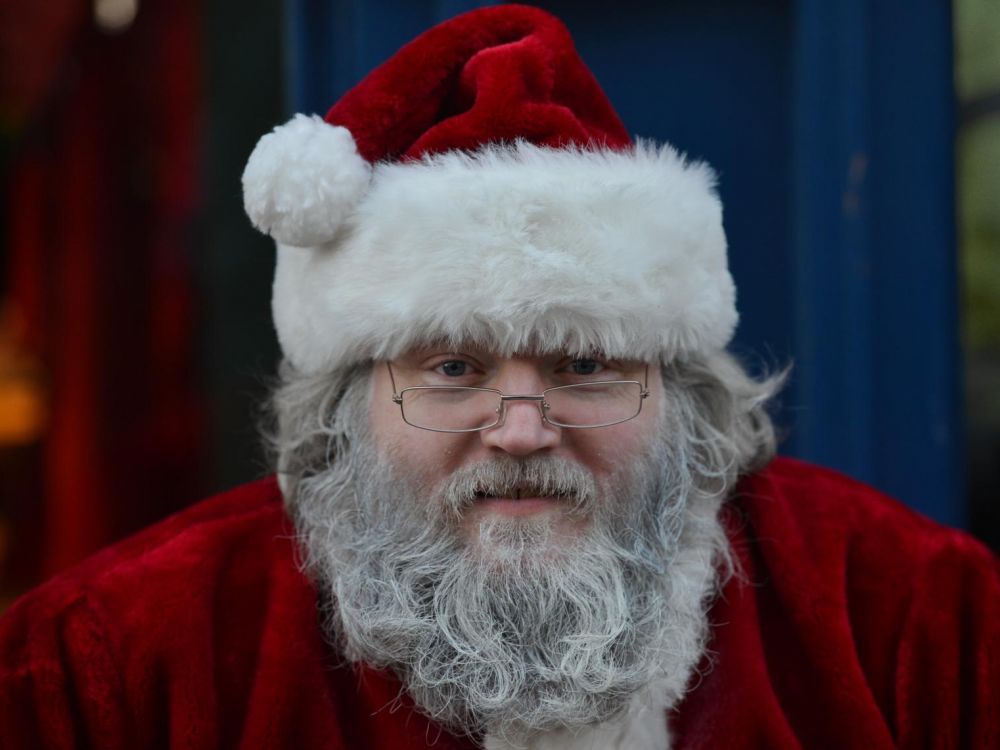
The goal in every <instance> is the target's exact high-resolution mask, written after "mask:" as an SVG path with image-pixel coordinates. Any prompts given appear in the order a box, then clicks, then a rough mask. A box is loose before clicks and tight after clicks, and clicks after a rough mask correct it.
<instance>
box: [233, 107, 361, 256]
mask: <svg viewBox="0 0 1000 750" xmlns="http://www.w3.org/2000/svg"><path fill="white" fill-rule="evenodd" d="M370 178H371V165H369V164H368V162H367V161H365V160H364V159H363V158H362V157H361V155H360V154H359V153H358V149H357V146H356V145H355V143H354V138H353V137H352V136H351V133H350V131H348V130H347V129H346V128H342V127H338V126H335V125H330V124H329V123H327V122H325V121H324V120H323V119H322V118H320V117H317V116H316V115H312V116H311V117H310V116H306V115H295V117H293V118H292V119H291V120H289V121H288V122H287V123H285V124H284V125H279V126H278V127H276V128H275V129H274V131H273V132H271V133H268V134H267V135H265V136H264V137H263V138H261V139H260V141H258V143H257V147H256V148H254V150H253V153H252V154H250V158H249V159H248V160H247V166H246V169H244V170H243V205H244V207H245V208H246V212H247V216H249V217H250V221H252V222H253V224H254V226H255V227H257V228H258V229H260V230H261V231H262V232H265V233H266V234H269V235H271V236H272V237H273V238H274V239H275V240H277V241H278V242H280V243H282V244H285V245H294V246H296V247H311V246H313V245H320V244H322V243H324V242H328V241H329V240H331V239H333V237H334V235H335V234H336V232H337V228H338V227H339V226H340V224H341V223H342V222H343V221H344V219H345V218H346V217H347V215H348V214H349V213H350V212H351V210H352V209H353V208H354V206H355V205H356V204H357V202H358V200H359V199H360V198H361V196H362V194H363V193H364V192H365V190H366V189H367V188H368V183H369V180H370Z"/></svg>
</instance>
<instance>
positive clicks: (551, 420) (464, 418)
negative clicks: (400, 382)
mask: <svg viewBox="0 0 1000 750" xmlns="http://www.w3.org/2000/svg"><path fill="white" fill-rule="evenodd" d="M386 367H388V368H389V380H390V381H391V382H392V400H393V403H396V404H398V405H399V410H400V415H401V416H402V417H403V421H404V422H406V424H408V425H411V426H413V427H419V428H420V429H421V430H431V431H432V432H479V431H480V430H488V429H490V428H491V427H496V426H497V425H500V424H503V421H504V417H505V416H506V412H507V410H506V407H505V405H506V403H507V402H508V401H534V402H536V403H537V404H538V409H539V411H540V412H541V415H542V421H543V422H545V423H547V424H551V425H555V426H556V427H569V428H571V429H589V428H594V427H610V426H611V425H614V424H620V423H622V422H627V421H628V420H630V419H634V418H635V417H637V416H639V412H640V411H642V402H643V401H645V400H646V398H648V397H649V389H648V385H649V365H646V373H645V376H644V378H643V382H642V383H640V382H639V381H638V380H595V381H590V382H587V383H574V384H573V385H559V386H555V387H554V388H546V389H545V390H544V391H542V392H541V393H540V394H538V395H534V396H524V395H515V396H507V395H504V394H503V392H502V391H498V390H497V389H496V388H473V387H467V386H451V385H417V386H413V387H410V388H404V389H403V390H401V391H399V392H398V393H397V392H396V378H395V377H394V376H393V373H392V367H391V366H390V365H389V363H388V362H386Z"/></svg>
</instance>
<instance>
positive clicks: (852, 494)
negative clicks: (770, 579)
mask: <svg viewBox="0 0 1000 750" xmlns="http://www.w3.org/2000/svg"><path fill="white" fill-rule="evenodd" d="M731 512H733V515H735V516H736V518H737V523H745V524H746V525H747V531H748V537H749V538H751V539H753V540H754V541H755V542H756V543H758V544H760V545H761V546H762V547H764V548H768V547H779V548H785V549H787V550H788V551H790V552H791V551H794V552H796V553H798V556H799V559H800V560H801V561H802V562H803V563H806V562H808V561H809V560H817V561H819V560H820V559H821V558H822V557H823V556H834V557H836V558H837V559H840V560H842V561H844V562H845V563H849V562H852V561H853V562H860V561H865V560H873V561H875V560H878V561H881V562H883V563H891V565H890V566H889V567H890V568H892V569H894V570H897V571H898V569H900V568H905V567H906V566H912V565H914V564H917V563H921V562H922V563H927V562H930V561H934V560H936V561H938V562H941V563H944V562H947V561H948V560H949V559H954V560H964V561H966V563H967V564H969V565H973V566H980V567H982V569H983V571H984V573H987V574H991V575H993V576H996V575H997V559H996V557H995V556H994V555H993V554H992V553H991V552H990V551H989V550H988V549H987V548H986V547H985V546H984V545H982V544H981V543H980V542H978V541H977V540H975V539H974V538H972V537H971V536H969V535H968V534H966V533H965V532H962V531H959V530H956V529H952V528H948V527H946V526H942V525H941V524H938V523H936V522H935V521H932V520H931V519H929V518H927V517H925V516H922V515H921V514H919V513H917V512H916V511H913V510H912V509H910V508H908V507H906V506H905V505H903V504H902V503H900V502H899V501H897V500H895V499H893V498H891V497H889V496H888V495H885V494H884V493H882V492H879V491H878V490H876V489H874V488H872V487H870V486H868V485H866V484H864V483H863V482H859V481H857V480H854V479H851V478H850V477H847V476H845V475H843V474H841V473H839V472H836V471H833V470H830V469H826V468H822V467H819V466H815V465H813V464H809V463H806V462H804V461H799V460H796V459H791V458H784V457H782V458H777V459H775V460H774V461H772V462H771V464H770V465H768V466H767V468H765V469H764V470H763V471H761V472H759V473H758V474H755V475H752V476H750V477H746V478H745V479H744V481H743V482H741V484H740V486H739V487H738V489H737V492H736V493H735V495H734V497H733V501H732V510H731ZM890 557H891V559H889V558H890ZM898 572H901V571H898Z"/></svg>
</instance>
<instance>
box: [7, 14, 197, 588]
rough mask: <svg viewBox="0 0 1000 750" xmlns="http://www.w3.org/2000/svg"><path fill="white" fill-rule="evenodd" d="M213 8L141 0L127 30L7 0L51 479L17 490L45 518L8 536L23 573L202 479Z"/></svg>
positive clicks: (18, 206)
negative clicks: (204, 138) (201, 205)
mask: <svg viewBox="0 0 1000 750" xmlns="http://www.w3.org/2000/svg"><path fill="white" fill-rule="evenodd" d="M198 20H199V19H198V14H197V7H196V3H195V2H194V0H140V2H139V5H138V14H137V15H136V17H135V19H134V21H133V22H132V23H131V25H130V26H128V27H127V28H124V29H120V30H118V31H116V32H114V33H112V32H109V31H104V30H102V29H100V28H99V27H98V25H97V24H96V23H95V21H94V15H93V2H92V0H88V1H87V2H81V1H80V0H45V1H44V2H35V3H29V2H23V0H0V71H3V72H2V73H0V102H2V107H3V109H2V113H0V114H2V118H3V126H4V130H5V132H6V134H7V135H8V142H9V143H10V144H11V148H10V150H11V153H12V158H11V159H10V163H9V164H8V168H7V170H6V174H5V175H4V180H5V191H4V193H5V195H6V203H7V205H6V207H5V209H6V226H5V230H4V231H5V233H6V237H5V245H6V255H7V258H6V260H7V267H8V272H7V287H8V288H7V290H6V293H7V298H8V300H7V307H8V310H9V311H10V315H11V316H12V317H13V318H14V319H16V320H17V321H18V325H17V326H16V329H15V330H16V336H17V343H18V345H20V346H22V347H23V348H24V349H25V350H26V351H27V352H29V353H31V354H32V355H33V356H35V357H37V358H38V360H39V361H40V362H41V364H42V371H43V372H44V373H45V381H46V393H47V400H48V408H47V413H48V415H49V416H48V420H47V425H46V428H45V431H44V437H43V439H42V442H41V443H40V444H39V445H38V446H37V450H36V452H35V458H34V461H35V470H34V471H33V472H32V476H34V477H35V479H34V481H33V482H25V481H21V482H18V483H17V485H16V491H17V492H19V493H23V492H26V491H29V492H33V494H34V496H35V497H34V503H33V504H32V503H26V502H25V501H24V499H23V497H22V498H15V497H11V496H10V493H11V492H13V491H15V490H11V489H10V487H9V486H8V487H5V491H6V492H7V494H8V497H6V498H3V501H4V503H5V504H6V505H7V506H8V507H13V508H20V509H21V511H20V512H21V516H22V518H21V522H22V524H25V525H27V527H28V528H29V529H30V528H31V525H32V524H31V521H30V519H26V518H24V517H23V515H24V513H23V511H24V508H25V507H32V508H35V509H36V515H37V518H36V521H37V522H36V524H35V527H36V528H37V534H30V533H29V534H19V533H17V529H16V528H15V529H14V531H15V533H14V534H13V536H12V537H11V539H12V545H8V546H9V547H11V546H12V549H11V550H10V551H9V555H8V557H9V560H8V563H9V564H8V570H16V571H19V572H21V573H22V576H23V574H24V571H25V570H30V571H31V574H32V577H34V578H38V577H42V576H45V575H48V574H50V573H52V572H54V571H56V570H59V569H61V568H63V567H65V566H67V565H69V564H71V563H73V562H75V561H77V560H79V559H80V558H81V557H83V556H85V555H87V554H88V553H90V552H92V551H94V550H96V549H97V548H99V547H101V546H103V545H104V544H106V543H108V542H109V541H111V540H113V539H115V538H118V537H120V536H121V535H123V534H125V533H127V532H129V531H131V530H133V529H135V528H137V527H139V526H142V525H144V524H146V523H148V522H150V521H152V520H155V519H156V518H158V517H160V516H162V515H165V514H167V513H169V512H170V511H172V510H175V509H177V508H179V507H181V506H182V505H183V504H186V503H187V502H190V501H191V500H193V499H195V498H196V496H197V494H198V490H199V486H200V481H199V479H200V475H201V472H200V467H201V455H202V449H201V448H202V446H201V430H200V425H201V413H200V408H199V399H198V395H197V391H196V381H195V367H194V363H195V357H194V355H195V345H194V342H193V339H192V333H193V331H194V330H195V329H194V319H193V315H194V300H193V295H192V292H193V282H192V278H191V268H190V265H191V253H192V246H193V243H194V238H195V232H194V229H195V227H194V218H195V208H196V206H197V203H198V193H197V186H198V177H199V175H198V165H199V133H200V114H201V112H200V91H199V49H198V46H199V38H198ZM22 455H23V454H22ZM26 460H29V461H30V460H31V459H26ZM28 487H30V488H31V489H26V488H28ZM15 515H17V514H16V513H15ZM29 582H30V581H29Z"/></svg>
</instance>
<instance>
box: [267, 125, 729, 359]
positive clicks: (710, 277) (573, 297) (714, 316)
mask: <svg viewBox="0 0 1000 750" xmlns="http://www.w3.org/2000/svg"><path fill="white" fill-rule="evenodd" d="M714 181H715V178H714V174H713V172H712V170H711V168H710V167H708V166H707V165H705V164H703V163H688V162H686V161H685V159H684V158H683V157H682V156H680V155H679V154H678V153H677V151H675V150H674V149H673V148H672V147H670V146H661V147H658V146H655V145H652V144H643V143H640V144H639V145H638V146H636V147H635V148H634V149H632V150H628V151H611V150H589V149H576V148H566V149H552V148H542V147H538V146H533V145H530V144H528V143H523V142H519V143H515V144H512V145H505V146H500V145H492V146H487V147H484V148H483V149H481V150H479V151H477V152H474V153H466V152H455V151H451V152H446V153H441V154H437V155H432V156H428V157H426V158H424V159H422V160H420V161H410V162H401V163H384V164H379V165H377V166H376V167H375V170H374V173H373V176H372V182H371V187H370V189H369V190H368V192H367V194H366V195H365V196H364V198H363V199H362V200H361V202H360V203H359V204H358V205H357V207H356V208H355V210H354V212H353V213H352V214H351V215H350V216H348V217H347V220H346V222H345V225H344V227H343V232H342V234H341V235H339V236H338V237H337V238H336V239H335V241H332V242H328V243H325V244H319V245H317V246H314V247H312V248H310V249H308V250H302V249H296V248H286V247H283V246H282V245H283V244H288V243H282V242H281V241H279V247H278V265H277V272H276V276H275V283H274V297H273V312H274V319H275V325H276V327H277V331H278V338H279V341H280V343H281V346H282V348H283V350H284V352H285V355H286V356H287V357H288V358H289V359H290V361H291V362H292V364H293V365H294V366H296V367H297V368H298V369H299V370H301V371H303V372H309V373H319V372H323V371H327V370H331V369H334V368H338V367H343V366H346V365H350V364H353V363H357V362H360V361H364V360H368V359H382V358H391V357H394V356H397V355H398V354H400V353H402V352H404V351H406V350H408V349H410V348H412V347H414V346H417V345H420V344H423V343H430V342H433V341H448V342H453V343H456V344H457V343H468V342H477V343H480V344H483V345H487V346H489V347H491V348H494V349H496V350H497V351H501V352H508V353H511V352H517V351H520V352H527V351H539V350H557V349H561V350H566V351H569V352H576V353H587V352H600V353H603V354H605V355H607V356H614V357H630V358H638V359H645V360H655V359H657V358H662V359H664V360H669V359H671V358H673V357H677V356H683V355H685V354H690V353H695V352H699V351H712V350H717V349H721V348H722V347H724V346H725V345H726V344H727V343H728V342H729V340H730V338H731V337H732V334H733V330H734V328H735V326H736V322H737V314H736V308H735V288H734V286H733V281H732V278H731V277H730V274H729V271H728V267H727V259H726V239H725V234H724V232H723V228H722V207H721V204H720V202H719V199H718V196H717V195H716V192H715V187H714Z"/></svg>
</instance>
